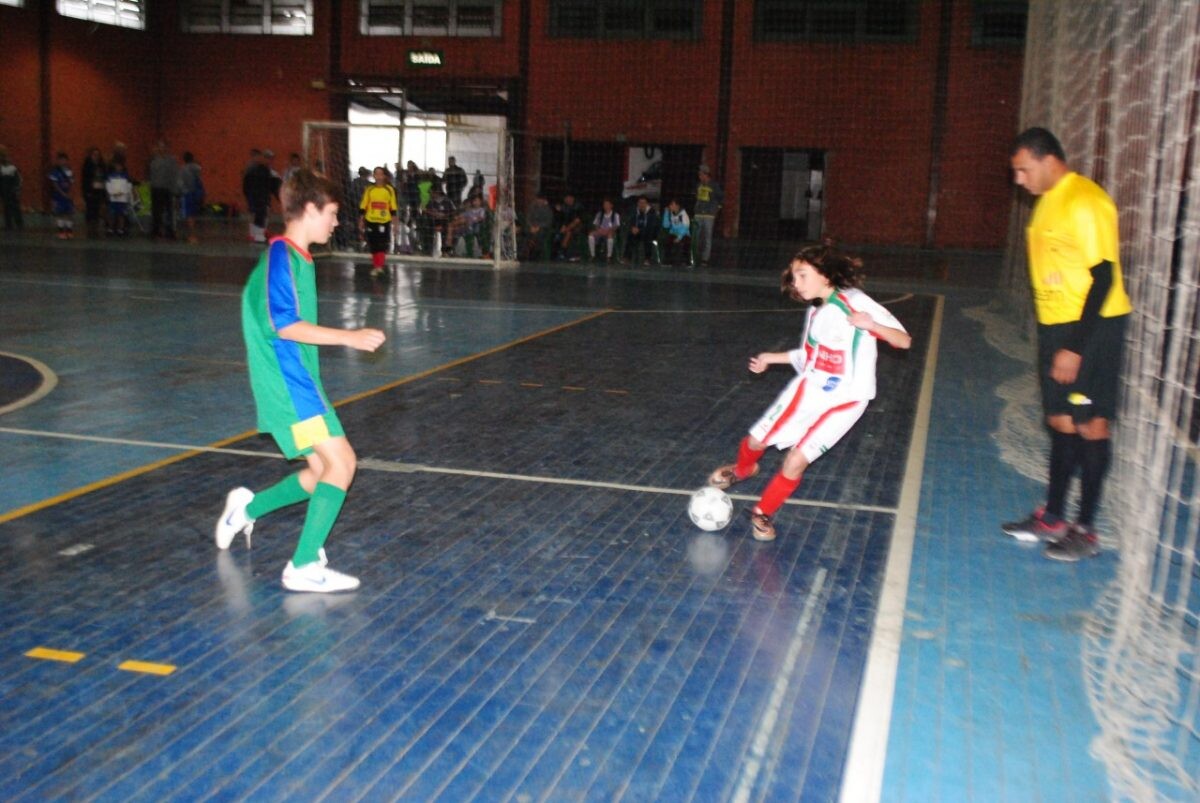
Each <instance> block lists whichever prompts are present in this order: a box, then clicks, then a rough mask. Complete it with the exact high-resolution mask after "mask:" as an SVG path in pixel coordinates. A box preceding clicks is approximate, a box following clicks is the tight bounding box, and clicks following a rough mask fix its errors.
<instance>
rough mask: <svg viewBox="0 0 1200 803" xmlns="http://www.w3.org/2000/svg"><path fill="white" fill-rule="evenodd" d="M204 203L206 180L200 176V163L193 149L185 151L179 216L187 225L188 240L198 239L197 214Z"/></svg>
mask: <svg viewBox="0 0 1200 803" xmlns="http://www.w3.org/2000/svg"><path fill="white" fill-rule="evenodd" d="M203 205H204V181H203V180H202V179H201V178H200V165H198V164H196V157H195V156H193V155H192V152H191V151H184V153H183V167H182V168H181V169H180V171H179V217H180V219H181V220H182V221H183V222H184V225H186V226H187V232H188V242H189V243H195V242H197V240H196V216H197V215H198V214H200V209H201V207H203Z"/></svg>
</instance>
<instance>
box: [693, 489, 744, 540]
mask: <svg viewBox="0 0 1200 803" xmlns="http://www.w3.org/2000/svg"><path fill="white" fill-rule="evenodd" d="M688 517H689V518H691V520H692V524H695V525H696V526H697V527H699V528H700V529H701V530H708V531H709V532H712V531H715V530H720V529H723V528H724V527H725V526H726V525H727V524H729V520H730V519H732V518H733V500H732V499H730V498H729V496H728V495H727V494H726V493H725V492H724V491H722V490H721V489H720V488H714V487H712V486H711V485H705V486H704V487H703V488H701V489H700V490H698V491H696V492H695V493H693V494H692V497H691V499H690V500H688Z"/></svg>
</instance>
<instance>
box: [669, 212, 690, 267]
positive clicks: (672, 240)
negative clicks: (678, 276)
mask: <svg viewBox="0 0 1200 803" xmlns="http://www.w3.org/2000/svg"><path fill="white" fill-rule="evenodd" d="M662 227H663V234H664V235H665V241H666V249H665V250H666V261H667V263H668V264H670V265H690V264H691V261H692V221H691V219H690V218H688V213H687V210H686V209H684V208H683V207H681V206H680V205H679V201H677V200H675V199H674V198H672V199H671V201H670V203H668V204H667V208H666V210H665V211H664V212H663V221H662Z"/></svg>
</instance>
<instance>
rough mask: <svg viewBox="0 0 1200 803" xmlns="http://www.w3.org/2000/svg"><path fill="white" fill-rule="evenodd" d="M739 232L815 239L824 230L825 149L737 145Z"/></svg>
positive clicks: (769, 237)
mask: <svg viewBox="0 0 1200 803" xmlns="http://www.w3.org/2000/svg"><path fill="white" fill-rule="evenodd" d="M741 155H742V190H741V206H740V222H739V226H738V230H739V234H740V235H741V236H742V237H745V238H747V239H761V240H808V241H818V240H820V239H821V235H822V232H823V230H824V203H825V173H826V152H825V151H823V150H815V149H787V148H742V151H741Z"/></svg>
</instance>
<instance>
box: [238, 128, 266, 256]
mask: <svg viewBox="0 0 1200 803" xmlns="http://www.w3.org/2000/svg"><path fill="white" fill-rule="evenodd" d="M269 152H270V151H267V153H269ZM250 153H251V155H252V156H253V161H252V162H251V163H250V165H249V166H248V167H247V168H246V172H245V174H244V175H243V176H242V194H243V195H245V196H246V208H247V210H248V211H249V213H250V240H251V242H256V243H265V242H266V241H267V211H268V210H269V209H270V208H271V195H272V186H273V181H272V178H271V168H269V167H267V158H266V153H263V152H262V151H259V150H253V151H251V152H250Z"/></svg>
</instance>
